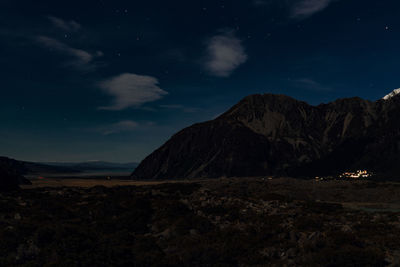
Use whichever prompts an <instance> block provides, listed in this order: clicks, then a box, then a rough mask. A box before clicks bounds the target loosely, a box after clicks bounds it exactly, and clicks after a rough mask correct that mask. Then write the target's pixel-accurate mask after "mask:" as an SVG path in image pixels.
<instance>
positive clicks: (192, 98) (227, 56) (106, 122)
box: [0, 0, 400, 162]
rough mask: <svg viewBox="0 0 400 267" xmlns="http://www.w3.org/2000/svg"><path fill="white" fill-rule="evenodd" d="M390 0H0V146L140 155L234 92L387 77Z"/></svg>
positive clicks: (391, 70) (320, 87) (309, 88)
mask: <svg viewBox="0 0 400 267" xmlns="http://www.w3.org/2000/svg"><path fill="white" fill-rule="evenodd" d="M399 14H400V2H399V1H395V0H392V1H386V0H381V1H376V0H374V1H370V0H336V1H335V0H254V1H251V0H241V1H239V0H236V1H235V0H233V1H228V0H226V1H221V0H203V1H173V0H172V1H160V0H158V1H155V0H153V1H152V0H148V1H119V0H113V1H109V0H103V1H101V0H97V1H90V0H85V1H82V0H80V1H75V0H72V1H71V0H70V1H50V0H46V1H44V0H36V1H28V0H24V1H22V0H2V1H1V2H0V63H1V64H0V78H1V80H0V81H1V86H0V88H1V98H0V118H1V125H0V149H1V154H2V155H5V156H9V157H14V158H17V159H21V160H31V161H83V160H108V161H121V162H123V161H126V162H128V161H140V160H141V159H143V158H144V157H145V156H146V155H148V154H149V153H150V152H152V151H153V150H154V149H155V148H157V147H158V146H160V145H161V144H162V143H164V142H165V141H166V140H167V139H168V138H169V137H170V136H171V135H172V134H173V133H175V132H176V131H178V130H180V129H181V128H183V127H186V126H189V125H191V124H193V123H195V122H200V121H205V120H210V119H212V118H214V117H216V116H217V115H219V114H221V113H222V112H224V111H225V110H227V109H228V108H229V107H230V106H232V105H234V104H235V103H236V102H238V101H239V100H240V99H241V98H243V97H244V96H246V95H249V94H254V93H267V92H269V93H280V94H287V95H290V96H293V97H295V98H297V99H300V100H304V101H307V102H309V103H310V104H319V103H321V102H329V101H332V100H335V99H337V98H343V97H351V96H360V97H362V98H366V99H370V100H376V99H378V98H380V97H382V96H383V95H385V94H387V93H388V92H389V91H391V90H393V89H395V88H398V87H400V77H399V67H398V62H399V61H400V49H399V47H400V21H399V19H398V15H399Z"/></svg>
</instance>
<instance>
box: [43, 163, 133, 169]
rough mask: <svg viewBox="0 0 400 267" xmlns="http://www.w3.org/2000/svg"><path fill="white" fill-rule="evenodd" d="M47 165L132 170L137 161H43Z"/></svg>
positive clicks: (70, 167)
mask: <svg viewBox="0 0 400 267" xmlns="http://www.w3.org/2000/svg"><path fill="white" fill-rule="evenodd" d="M41 164H44V165H47V166H54V167H63V168H69V169H71V170H75V171H97V170H132V171H133V170H134V169H135V168H136V167H137V166H138V163H136V162H130V163H114V162H106V161H87V162H44V163H41Z"/></svg>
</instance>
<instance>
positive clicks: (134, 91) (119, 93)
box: [98, 73, 168, 110]
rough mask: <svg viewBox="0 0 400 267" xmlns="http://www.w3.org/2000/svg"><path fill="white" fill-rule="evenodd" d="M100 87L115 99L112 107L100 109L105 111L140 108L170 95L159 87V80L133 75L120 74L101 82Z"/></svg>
mask: <svg viewBox="0 0 400 267" xmlns="http://www.w3.org/2000/svg"><path fill="white" fill-rule="evenodd" d="M98 86H99V87H100V88H101V89H102V90H103V91H104V92H105V93H107V94H109V95H111V96H113V97H114V100H113V103H112V104H111V105H110V106H105V107H100V108H99V109H104V110H122V109H126V108H129V107H139V106H141V105H142V104H144V103H147V102H153V101H156V100H158V99H160V98H162V97H163V96H164V95H167V94H168V92H166V91H164V90H162V89H161V88H160V87H159V86H158V80H157V78H154V77H151V76H144V75H137V74H133V73H123V74H120V75H118V76H116V77H113V78H111V79H108V80H105V81H102V82H100V83H99V84H98Z"/></svg>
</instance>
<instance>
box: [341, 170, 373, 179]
mask: <svg viewBox="0 0 400 267" xmlns="http://www.w3.org/2000/svg"><path fill="white" fill-rule="evenodd" d="M371 175H372V174H371V173H368V171H366V170H363V171H362V170H358V171H356V172H345V173H343V174H341V175H340V178H352V179H359V178H368V177H371Z"/></svg>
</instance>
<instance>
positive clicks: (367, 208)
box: [0, 178, 400, 266]
mask: <svg viewBox="0 0 400 267" xmlns="http://www.w3.org/2000/svg"><path fill="white" fill-rule="evenodd" d="M47 182H48V181H47ZM43 183H44V181H34V183H33V186H31V187H30V188H27V187H25V189H23V190H20V191H14V192H9V193H2V194H0V265H1V266H53V265H59V266H132V265H134V266H215V265H217V266H254V265H258V266H260V265H261V266H398V264H400V262H399V259H400V240H399V239H398V236H399V235H400V208H399V204H400V184H397V183H377V182H370V181H326V182H316V181H313V180H308V181H306V180H295V179H288V178H281V179H273V180H269V179H266V178H251V179H250V178H249V179H247V178H240V179H239V178H237V179H220V180H203V181H195V182H182V183H180V182H175V183H163V182H154V183H152V182H149V183H142V182H135V181H106V180H103V181H82V180H67V181H52V183H50V182H48V184H47V186H46V187H43V186H44V184H43ZM100 185H101V186H100ZM396 264H397V265H396Z"/></svg>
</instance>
